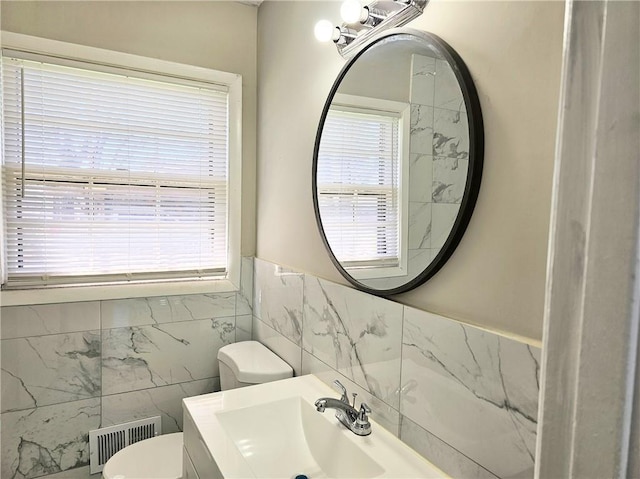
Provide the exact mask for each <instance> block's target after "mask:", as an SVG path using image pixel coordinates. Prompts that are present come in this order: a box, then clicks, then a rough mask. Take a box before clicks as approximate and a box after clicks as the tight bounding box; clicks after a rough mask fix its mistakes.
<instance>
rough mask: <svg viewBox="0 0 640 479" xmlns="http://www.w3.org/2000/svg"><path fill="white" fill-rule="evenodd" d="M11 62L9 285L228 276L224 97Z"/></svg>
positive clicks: (7, 69) (7, 71)
mask: <svg viewBox="0 0 640 479" xmlns="http://www.w3.org/2000/svg"><path fill="white" fill-rule="evenodd" d="M3 61H4V64H3V81H4V85H3V86H4V113H5V121H4V128H5V142H4V143H5V164H4V166H3V170H4V178H3V180H4V188H3V189H4V209H5V214H6V224H5V238H6V251H7V270H8V279H9V283H10V284H15V285H18V286H20V285H23V284H24V285H31V284H58V283H62V284H75V283H82V282H108V281H126V280H131V279H140V280H157V279H167V278H169V279H173V278H178V279H179V278H194V277H202V276H211V275H219V274H221V273H223V272H224V271H225V270H226V254H227V191H228V187H227V178H228V171H227V170H228V153H227V150H228V146H227V143H228V141H227V136H228V120H227V118H228V107H227V103H228V101H227V96H228V94H227V92H226V91H221V90H222V88H218V87H214V88H212V87H210V85H208V84H198V85H195V84H188V85H187V84H185V85H182V84H176V83H175V81H173V79H169V78H164V79H163V80H164V81H159V80H156V79H155V78H154V80H149V79H141V78H134V77H131V76H128V75H127V72H122V73H119V74H112V73H104V72H101V71H93V67H94V66H93V65H84V64H82V65H78V66H79V68H70V67H68V66H60V65H54V64H47V63H40V62H36V61H27V60H20V59H12V58H4V60H3ZM84 68H86V69H84ZM192 83H193V82H192ZM23 189H24V191H23Z"/></svg>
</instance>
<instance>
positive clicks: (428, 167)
mask: <svg viewBox="0 0 640 479" xmlns="http://www.w3.org/2000/svg"><path fill="white" fill-rule="evenodd" d="M410 160H411V163H410V164H409V201H417V202H420V203H428V202H430V201H432V200H431V195H432V192H431V184H432V182H433V180H432V175H433V160H432V155H430V154H423V153H411V155H410Z"/></svg>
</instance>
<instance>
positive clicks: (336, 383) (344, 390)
mask: <svg viewBox="0 0 640 479" xmlns="http://www.w3.org/2000/svg"><path fill="white" fill-rule="evenodd" d="M333 385H334V386H335V387H336V389H337V390H338V391H339V392H340V393H342V397H341V398H340V401H342V402H346V403H347V404H349V395H348V394H347V388H345V387H344V386H343V385H342V383H341V382H340V381H338V380H337V379H336V380H335V381H333Z"/></svg>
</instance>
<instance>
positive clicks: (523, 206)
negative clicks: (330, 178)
mask: <svg viewBox="0 0 640 479" xmlns="http://www.w3.org/2000/svg"><path fill="white" fill-rule="evenodd" d="M339 8H340V3H339V2H306V1H305V2H279V1H266V2H264V3H263V4H262V5H261V7H260V11H259V16H258V76H259V79H260V81H259V87H258V97H259V105H258V158H259V161H258V193H257V208H258V209H257V215H258V224H257V231H258V235H257V256H258V257H260V258H262V259H265V260H268V261H272V262H275V263H279V264H285V265H289V266H291V267H293V268H295V269H298V270H302V271H307V272H309V273H311V274H313V275H315V276H319V277H323V278H326V279H330V280H332V281H337V282H341V283H343V284H346V281H345V280H344V279H342V277H341V276H340V275H339V273H338V272H337V270H336V269H335V268H334V267H333V265H332V263H331V261H330V259H329V257H328V255H327V253H326V252H325V250H324V246H323V244H322V241H321V239H320V234H319V232H318V228H317V226H316V223H315V217H314V213H313V203H312V191H311V165H312V154H313V145H314V141H315V135H316V128H317V123H318V120H319V117H320V113H321V110H322V106H323V104H324V100H325V97H326V95H327V93H328V92H329V90H330V88H331V85H332V83H333V80H334V78H335V76H336V75H337V73H338V72H339V70H340V68H341V67H342V65H343V64H344V61H343V60H342V58H341V57H340V55H339V54H338V53H337V51H336V49H335V48H334V47H333V46H332V45H327V44H320V43H318V42H317V41H316V40H315V39H314V37H313V26H314V24H315V22H316V21H317V20H319V19H321V18H323V17H326V18H330V19H332V20H333V21H335V22H336V23H337V22H338V20H339ZM563 11H564V5H563V3H562V2H539V1H531V2H528V1H502V2H488V1H456V2H451V1H446V0H432V1H431V2H430V3H429V5H428V6H427V8H426V11H425V13H424V14H423V15H422V16H421V17H419V18H417V19H416V20H414V21H413V22H411V23H410V24H409V25H408V26H409V27H412V28H416V29H421V30H425V31H429V32H431V33H435V34H437V35H439V36H440V37H442V38H443V39H444V40H445V41H446V42H448V43H449V44H450V45H451V46H452V47H453V48H455V49H456V50H457V51H458V53H459V54H460V55H461V57H462V58H463V59H464V61H465V63H466V64H467V66H468V68H469V70H470V71H471V74H472V76H473V78H474V81H475V83H476V87H477V89H478V93H479V96H480V102H481V104H482V108H483V115H484V122H485V139H486V149H485V170H484V174H483V184H482V188H481V190H480V196H479V198H478V203H477V206H476V210H475V213H474V216H473V218H472V220H471V224H470V225H469V228H468V229H467V232H466V234H465V237H464V238H463V240H462V242H461V244H460V246H459V247H458V249H457V251H456V252H455V254H454V255H453V257H452V258H451V259H450V260H449V262H448V263H447V265H446V266H445V267H444V268H443V269H442V270H441V271H440V272H439V273H438V274H437V275H436V276H435V277H434V278H433V279H431V280H430V281H429V282H428V283H426V284H425V285H423V286H421V287H419V288H417V289H416V290H414V291H412V292H409V293H405V294H403V295H400V296H397V297H395V298H394V299H395V300H397V301H399V302H401V303H403V304H407V305H410V306H414V307H416V308H419V309H423V310H427V311H431V312H435V313H439V314H443V315H445V316H448V317H452V318H455V319H459V320H461V321H464V322H468V323H475V324H478V325H481V326H483V327H487V328H491V329H495V330H499V331H503V332H507V333H511V334H515V335H521V336H524V337H526V338H528V339H529V340H532V341H533V342H537V341H539V340H540V338H541V336H542V322H543V319H542V318H543V305H544V286H545V268H546V255H547V237H548V225H549V211H550V201H551V178H552V166H553V153H554V141H555V131H556V115H557V104H558V92H559V86H560V65H561V47H562V31H563Z"/></svg>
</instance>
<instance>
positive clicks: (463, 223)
mask: <svg viewBox="0 0 640 479" xmlns="http://www.w3.org/2000/svg"><path fill="white" fill-rule="evenodd" d="M395 35H397V36H399V37H402V36H412V37H417V38H418V39H419V40H421V41H426V42H429V43H430V44H431V45H432V46H433V47H435V50H436V51H437V53H438V54H440V55H442V57H443V58H444V59H445V60H447V61H448V62H449V64H450V66H451V68H452V70H453V71H454V73H455V75H456V79H457V80H458V84H459V85H460V89H461V90H462V95H463V98H464V102H465V105H466V108H467V117H468V120H469V169H468V172H467V180H466V184H465V189H464V194H463V197H462V201H461V204H460V209H459V210H458V215H457V217H456V220H455V222H454V224H453V227H452V228H451V231H450V233H449V236H448V237H447V239H446V241H445V242H444V244H443V246H442V248H441V249H440V251H439V252H438V254H437V255H436V257H435V258H433V259H432V260H431V263H429V265H428V266H427V267H426V268H425V269H424V270H423V271H422V272H421V273H420V274H419V275H417V276H416V277H415V278H413V279H411V280H409V281H407V282H406V283H405V284H403V285H401V286H397V287H394V288H391V289H376V288H371V287H369V286H367V285H365V284H363V283H361V282H359V281H358V280H356V279H355V278H353V277H352V276H351V275H350V274H349V273H348V272H347V271H346V270H345V269H344V268H343V267H342V265H341V264H340V262H339V261H338V259H337V258H336V256H335V255H334V253H333V251H332V249H331V246H330V245H329V243H328V241H327V236H326V234H325V232H324V228H323V226H322V218H321V217H320V208H319V204H318V194H317V186H318V185H317V171H318V152H319V149H320V141H321V139H322V130H323V129H324V124H325V120H326V118H327V113H328V111H329V108H330V107H331V102H332V101H333V97H334V96H335V94H336V92H337V90H338V87H339V86H340V83H341V82H342V80H343V79H344V77H345V75H346V74H347V73H348V71H349V70H350V68H351V67H352V66H353V64H354V63H355V62H356V61H357V60H358V58H360V56H361V55H362V54H364V53H365V52H367V51H368V50H369V49H370V48H372V47H374V46H375V45H377V44H378V43H380V42H381V41H383V40H385V39H387V38H389V37H391V36H395ZM427 47H429V46H428V45H427ZM483 162H484V123H483V120H482V110H481V108H480V100H479V98H478V93H477V91H476V88H475V85H474V83H473V79H472V77H471V74H470V73H469V70H468V68H467V66H466V65H465V63H464V62H463V60H462V58H460V56H459V55H458V53H457V52H456V51H455V50H454V49H453V48H452V47H451V46H450V45H449V44H448V43H446V42H445V41H444V40H442V39H441V38H440V37H438V36H436V35H434V34H432V33H427V32H422V31H418V30H412V29H407V28H402V29H393V30H389V31H387V32H385V33H383V34H381V35H380V36H377V37H376V38H375V39H373V40H372V41H371V42H370V43H368V44H366V45H365V46H364V47H363V48H362V49H360V50H359V51H358V52H357V53H356V54H355V55H354V56H353V57H352V58H351V59H350V60H349V61H348V62H347V63H346V64H345V66H344V67H343V68H342V70H340V73H339V74H338V77H337V78H336V80H335V82H334V83H333V86H332V87H331V90H330V92H329V96H328V97H327V100H326V102H325V105H324V108H323V110H322V115H321V117H320V122H319V124H318V131H317V134H316V141H315V145H314V149H313V166H312V186H311V189H312V196H313V208H314V211H315V216H316V223H317V225H318V229H319V231H320V236H321V237H322V242H323V243H324V245H325V248H326V249H327V252H328V253H329V257H330V258H331V261H332V262H333V264H334V265H335V266H336V268H337V269H338V271H339V272H340V274H342V276H344V277H345V279H346V280H347V281H349V282H350V283H351V284H353V285H354V286H356V287H357V288H358V289H360V290H362V291H365V292H367V293H370V294H373V295H376V296H391V295H395V294H400V293H405V292H407V291H410V290H412V289H414V288H415V287H417V286H420V285H421V284H423V283H425V282H426V281H427V280H429V279H430V278H432V277H433V276H434V275H435V274H436V273H437V272H438V271H440V269H442V267H443V266H444V264H445V263H446V262H447V260H448V259H449V258H450V257H451V255H452V254H453V252H454V251H455V249H456V247H457V246H458V244H459V243H460V241H461V240H462V236H463V235H464V233H465V231H466V229H467V226H468V225H469V222H470V220H471V215H472V213H473V210H474V208H475V205H476V201H477V199H478V193H479V191H480V183H481V179H482V169H483Z"/></svg>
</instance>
